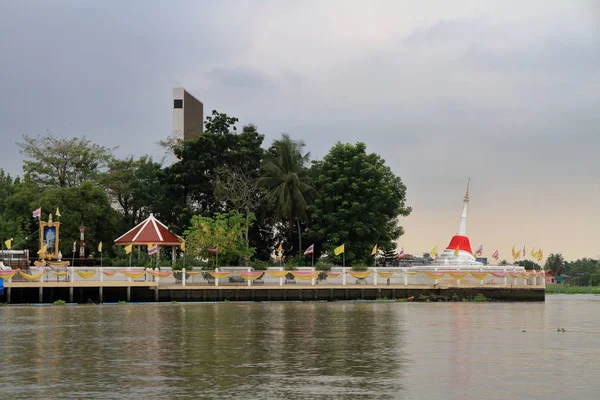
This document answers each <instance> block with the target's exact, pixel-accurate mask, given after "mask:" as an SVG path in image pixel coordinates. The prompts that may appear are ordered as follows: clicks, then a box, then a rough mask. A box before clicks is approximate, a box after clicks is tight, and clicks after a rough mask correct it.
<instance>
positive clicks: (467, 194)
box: [463, 177, 471, 203]
mask: <svg viewBox="0 0 600 400" xmlns="http://www.w3.org/2000/svg"><path fill="white" fill-rule="evenodd" d="M470 183H471V178H470V177H469V180H468V181H467V192H466V193H465V198H464V199H463V202H465V203H468V202H469V184H470Z"/></svg>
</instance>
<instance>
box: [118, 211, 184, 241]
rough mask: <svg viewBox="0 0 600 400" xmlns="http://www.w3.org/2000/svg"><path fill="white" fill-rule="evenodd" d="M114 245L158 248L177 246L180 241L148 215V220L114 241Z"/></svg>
mask: <svg viewBox="0 0 600 400" xmlns="http://www.w3.org/2000/svg"><path fill="white" fill-rule="evenodd" d="M115 244H116V245H118V246H119V245H120V246H127V245H129V244H133V245H144V244H145V245H149V244H157V245H159V246H179V245H180V244H181V241H180V240H179V237H177V235H175V234H174V233H171V232H170V231H169V229H168V228H167V227H166V226H165V224H163V223H162V222H160V221H159V220H157V219H156V218H155V217H154V215H152V214H150V216H149V217H148V218H146V219H145V220H144V221H142V222H140V223H139V224H137V225H136V226H135V227H134V228H132V229H130V230H129V231H128V232H127V233H125V234H124V235H123V236H121V237H119V238H117V239H116V240H115Z"/></svg>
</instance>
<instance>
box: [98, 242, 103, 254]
mask: <svg viewBox="0 0 600 400" xmlns="http://www.w3.org/2000/svg"><path fill="white" fill-rule="evenodd" d="M98 251H99V252H100V253H102V242H100V243H98Z"/></svg>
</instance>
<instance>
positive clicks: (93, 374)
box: [0, 295, 600, 400]
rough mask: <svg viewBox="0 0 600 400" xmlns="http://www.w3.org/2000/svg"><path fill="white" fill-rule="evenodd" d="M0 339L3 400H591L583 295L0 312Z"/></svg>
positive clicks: (594, 333)
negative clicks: (480, 300)
mask: <svg viewBox="0 0 600 400" xmlns="http://www.w3.org/2000/svg"><path fill="white" fill-rule="evenodd" d="M557 328H564V329H565V331H564V332H562V330H561V331H560V332H558V331H557ZM0 339H1V341H2V342H1V350H0V357H1V359H0V365H1V366H2V367H1V368H0V398H7V399H8V398H10V399H15V398H43V399H58V398H67V397H69V398H82V399H116V398H144V399H158V398H161V399H166V398H190V399H208V398H219V399H251V398H257V399H286V400H291V399H319V398H322V399H347V398H352V399H395V398H397V399H482V398H485V399H549V398H556V399H560V398H567V397H569V398H570V399H592V398H598V396H599V395H598V390H599V389H600V379H599V378H598V377H600V366H599V365H598V361H599V360H600V296H593V295H552V296H547V301H546V302H545V303H395V302H336V303H318V302H315V303H220V304H184V303H182V304H158V305H152V304H147V305H136V304H126V305H81V306H71V305H67V306H45V307H42V306H7V307H0Z"/></svg>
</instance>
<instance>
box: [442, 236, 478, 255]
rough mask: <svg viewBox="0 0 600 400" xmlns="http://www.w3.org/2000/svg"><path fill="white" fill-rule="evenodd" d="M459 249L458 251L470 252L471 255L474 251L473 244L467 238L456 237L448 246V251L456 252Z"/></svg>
mask: <svg viewBox="0 0 600 400" xmlns="http://www.w3.org/2000/svg"><path fill="white" fill-rule="evenodd" d="M457 247H458V250H463V251H468V252H469V253H471V254H472V253H473V251H472V250H471V242H470V241H469V238H468V237H466V236H461V235H454V237H453V238H452V240H450V244H449V245H448V247H446V249H447V250H456V248H457Z"/></svg>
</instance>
